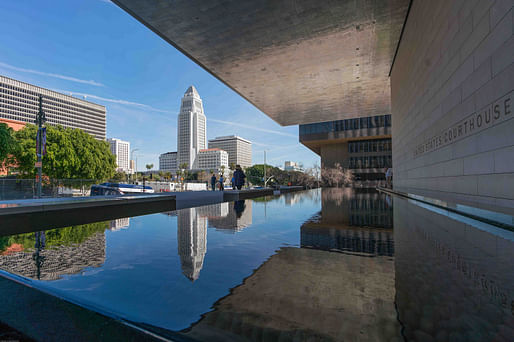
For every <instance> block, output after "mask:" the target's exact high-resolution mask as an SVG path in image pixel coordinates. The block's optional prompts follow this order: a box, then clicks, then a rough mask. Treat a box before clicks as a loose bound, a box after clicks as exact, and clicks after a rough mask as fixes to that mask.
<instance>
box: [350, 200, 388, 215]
mask: <svg viewBox="0 0 514 342" xmlns="http://www.w3.org/2000/svg"><path fill="white" fill-rule="evenodd" d="M349 202H350V209H352V210H374V213H377V212H381V211H390V210H391V207H390V206H388V205H387V202H386V201H384V200H383V199H381V198H380V199H355V198H354V199H351V200H350V201H349Z"/></svg>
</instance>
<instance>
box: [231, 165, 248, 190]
mask: <svg viewBox="0 0 514 342" xmlns="http://www.w3.org/2000/svg"><path fill="white" fill-rule="evenodd" d="M245 178H246V175H245V173H244V172H243V170H242V169H241V165H239V164H238V165H236V171H234V183H235V184H236V187H237V190H241V187H242V186H243V185H244V184H245Z"/></svg>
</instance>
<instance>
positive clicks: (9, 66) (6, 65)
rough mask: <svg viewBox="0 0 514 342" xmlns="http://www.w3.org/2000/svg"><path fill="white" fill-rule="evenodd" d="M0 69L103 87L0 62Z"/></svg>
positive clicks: (100, 84) (98, 85) (91, 82)
mask: <svg viewBox="0 0 514 342" xmlns="http://www.w3.org/2000/svg"><path fill="white" fill-rule="evenodd" d="M0 67H2V68H6V69H11V70H15V71H19V72H26V73H29V74H36V75H41V76H47V77H54V78H59V79H61V80H66V81H71V82H76V83H82V84H89V85H92V86H96V87H103V86H104V85H103V84H102V83H99V82H96V81H93V80H82V79H80V78H75V77H71V76H66V75H60V74H53V73H50V72H43V71H38V70H32V69H25V68H18V67H16V66H14V65H9V64H6V63H2V62H0Z"/></svg>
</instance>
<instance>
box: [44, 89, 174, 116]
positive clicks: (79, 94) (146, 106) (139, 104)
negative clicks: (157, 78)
mask: <svg viewBox="0 0 514 342" xmlns="http://www.w3.org/2000/svg"><path fill="white" fill-rule="evenodd" d="M53 90H55V91H58V92H61V93H66V94H70V95H77V96H82V97H84V98H85V99H86V100H87V99H88V98H90V99H95V100H99V101H105V102H110V103H117V104H121V105H126V106H135V107H139V108H143V109H146V110H151V111H153V112H159V113H167V114H176V112H172V111H169V110H164V109H158V108H154V107H152V106H149V105H147V104H144V103H138V102H133V101H127V100H123V99H110V98H106V97H101V96H97V95H93V94H85V93H79V92H74V91H69V90H60V89H53Z"/></svg>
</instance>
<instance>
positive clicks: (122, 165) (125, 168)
mask: <svg viewBox="0 0 514 342" xmlns="http://www.w3.org/2000/svg"><path fill="white" fill-rule="evenodd" d="M107 142H108V143H109V145H110V146H111V153H112V154H114V155H115V156H116V165H117V166H118V168H117V170H118V171H121V172H131V169H130V143H129V142H128V141H123V140H120V139H116V138H109V139H107Z"/></svg>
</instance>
